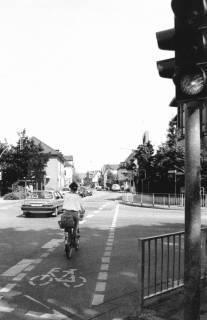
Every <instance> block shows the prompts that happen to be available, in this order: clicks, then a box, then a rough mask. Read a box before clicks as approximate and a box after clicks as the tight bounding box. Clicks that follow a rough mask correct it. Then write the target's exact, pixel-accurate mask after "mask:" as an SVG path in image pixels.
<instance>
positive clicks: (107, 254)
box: [103, 251, 111, 257]
mask: <svg viewBox="0 0 207 320" xmlns="http://www.w3.org/2000/svg"><path fill="white" fill-rule="evenodd" d="M103 256H104V257H110V256H111V251H105V252H104V254H103Z"/></svg>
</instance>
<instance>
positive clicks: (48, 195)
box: [27, 191, 53, 199]
mask: <svg viewBox="0 0 207 320" xmlns="http://www.w3.org/2000/svg"><path fill="white" fill-rule="evenodd" d="M27 198H28V199H53V194H52V192H49V191H34V192H32V193H30V194H29V196H28V197H27Z"/></svg>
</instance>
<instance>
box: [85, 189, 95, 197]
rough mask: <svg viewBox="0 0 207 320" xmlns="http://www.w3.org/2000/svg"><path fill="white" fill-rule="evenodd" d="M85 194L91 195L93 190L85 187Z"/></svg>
mask: <svg viewBox="0 0 207 320" xmlns="http://www.w3.org/2000/svg"><path fill="white" fill-rule="evenodd" d="M86 195H87V196H92V195H93V191H92V189H91V188H86Z"/></svg>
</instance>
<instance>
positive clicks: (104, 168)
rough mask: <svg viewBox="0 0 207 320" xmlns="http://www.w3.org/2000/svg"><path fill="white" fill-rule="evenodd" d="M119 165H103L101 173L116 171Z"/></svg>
mask: <svg viewBox="0 0 207 320" xmlns="http://www.w3.org/2000/svg"><path fill="white" fill-rule="evenodd" d="M118 168H119V164H104V166H103V168H102V172H103V173H104V172H105V171H106V170H118Z"/></svg>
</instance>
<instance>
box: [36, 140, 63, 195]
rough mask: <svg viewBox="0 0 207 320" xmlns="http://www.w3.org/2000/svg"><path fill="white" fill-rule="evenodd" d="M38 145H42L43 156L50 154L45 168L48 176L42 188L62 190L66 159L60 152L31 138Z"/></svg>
mask: <svg viewBox="0 0 207 320" xmlns="http://www.w3.org/2000/svg"><path fill="white" fill-rule="evenodd" d="M31 139H32V140H33V141H34V143H35V144H36V145H39V144H40V145H41V147H42V149H43V151H42V153H43V154H49V160H48V162H47V166H46V168H45V171H46V175H45V178H44V182H43V185H42V188H45V189H54V190H61V189H62V188H63V187H64V185H65V168H64V164H65V159H64V156H63V154H62V153H61V152H60V151H59V150H55V149H53V148H52V147H50V146H48V145H47V144H46V143H44V142H42V141H41V140H39V139H38V138H36V137H32V138H31Z"/></svg>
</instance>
